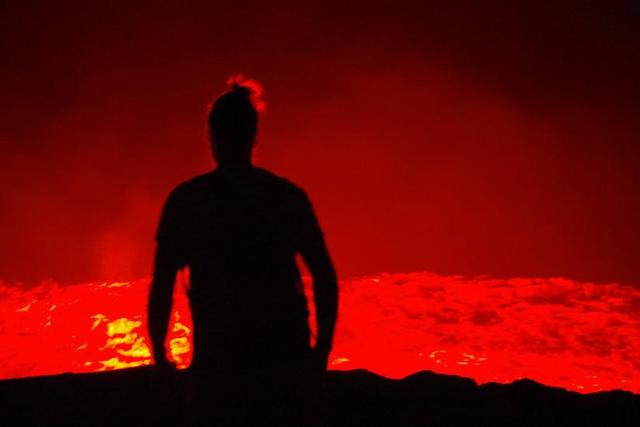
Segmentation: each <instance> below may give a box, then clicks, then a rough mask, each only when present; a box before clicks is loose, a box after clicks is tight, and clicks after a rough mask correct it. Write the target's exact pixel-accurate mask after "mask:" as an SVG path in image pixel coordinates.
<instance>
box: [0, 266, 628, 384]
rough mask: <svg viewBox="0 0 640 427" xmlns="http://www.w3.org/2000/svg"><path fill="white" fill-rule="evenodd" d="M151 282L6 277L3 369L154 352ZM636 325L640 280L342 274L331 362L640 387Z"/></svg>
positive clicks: (184, 329) (181, 350) (187, 333)
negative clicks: (15, 280) (11, 280)
mask: <svg viewBox="0 0 640 427" xmlns="http://www.w3.org/2000/svg"><path fill="white" fill-rule="evenodd" d="M185 285H186V280H185V279H184V277H181V278H180V279H179V281H178V283H177V286H176V292H175V298H174V310H173V319H172V325H171V326H170V335H169V337H168V340H167V341H168V342H167V344H168V346H167V347H168V348H169V349H170V352H171V354H172V356H171V357H173V359H174V360H175V361H176V362H177V363H178V365H179V366H181V367H187V366H188V365H189V363H190V358H191V352H192V343H191V341H190V339H191V329H192V324H191V319H190V314H189V309H188V303H187V300H186V296H185ZM306 287H307V291H308V288H309V283H308V280H307V281H306ZM148 290H149V278H143V279H139V280H134V281H129V282H106V283H82V284H76V285H65V286H61V285H60V284H57V283H55V282H43V283H41V284H40V285H38V286H36V287H32V288H29V289H25V288H24V287H22V286H19V285H17V284H7V283H1V282H0V296H1V299H0V329H1V330H2V334H3V346H2V348H0V362H1V364H0V378H20V377H28V376H39V375H49V374H58V373H63V372H92V371H100V370H111V369H120V368H126V367H133V366H140V365H148V364H150V363H152V360H151V357H150V353H149V347H148V344H149V337H148V334H147V327H146V318H145V316H146V306H147V296H148ZM311 308H312V307H311ZM310 320H311V322H312V325H313V324H314V322H315V320H314V318H313V310H312V317H311V319H310ZM638 334H640V290H638V289H635V288H634V287H631V286H625V285H620V284H617V283H611V284H592V283H579V282H575V281H572V280H568V279H560V278H545V279H523V278H517V279H506V280H503V279H491V278H468V277H462V276H440V275H436V274H432V273H427V272H419V273H408V274H381V275H378V276H370V277H361V278H355V279H350V280H343V281H341V282H340V314H339V321H338V327H337V331H336V338H335V345H334V351H333V353H332V356H331V362H330V364H331V369H344V370H347V369H356V368H364V369H368V370H370V371H373V372H375V373H378V374H381V375H384V376H387V377H392V378H401V377H404V376H406V375H408V374H411V373H413V372H416V371H419V370H432V371H434V372H439V373H448V374H456V375H460V376H465V377H469V378H473V379H475V380H476V381H477V382H478V383H485V382H492V381H494V382H501V383H506V382H511V381H514V380H516V379H519V378H525V377H526V378H530V379H533V380H535V381H538V382H540V383H543V384H546V385H551V386H559V387H564V388H567V389H570V390H575V391H579V392H583V393H586V392H592V391H599V390H610V389H623V390H629V391H632V392H635V393H640V340H638Z"/></svg>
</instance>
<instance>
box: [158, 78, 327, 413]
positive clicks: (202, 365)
mask: <svg viewBox="0 0 640 427" xmlns="http://www.w3.org/2000/svg"><path fill="white" fill-rule="evenodd" d="M259 90H260V88H259V86H257V84H256V83H255V82H251V81H249V82H247V83H244V84H243V83H241V82H237V81H236V82H235V83H232V86H231V89H230V90H229V91H228V92H226V93H224V94H223V95H221V96H220V97H219V98H218V99H217V100H216V101H215V103H214V104H213V105H212V107H211V109H210V112H209V130H210V136H211V146H212V151H213V156H214V158H215V160H216V162H217V167H216V168H215V169H214V170H213V171H211V172H209V173H207V174H204V175H200V176H196V177H194V178H192V179H190V180H188V181H186V182H184V183H182V184H180V185H178V186H177V187H176V188H175V189H174V190H173V191H172V192H171V194H170V195H169V197H168V199H167V201H166V203H165V206H164V209H163V212H162V217H161V219H160V224H159V227H158V230H157V236H156V240H157V249H156V256H155V266H154V273H153V282H152V285H151V293H150V299H149V325H150V333H151V340H152V344H153V356H154V359H155V363H156V369H157V371H158V372H159V373H160V375H166V374H167V373H170V372H171V371H172V370H173V366H172V365H171V364H170V363H169V362H168V361H167V359H166V356H165V347H164V341H165V337H166V331H167V325H168V322H169V317H170V311H171V302H172V301H171V299H172V290H173V286H174V281H175V278H176V274H177V272H178V271H179V270H180V269H181V268H183V267H189V270H190V281H191V283H190V289H189V292H188V296H189V302H190V305H191V311H192V316H193V324H194V332H193V341H194V356H193V362H192V365H191V367H190V370H191V373H192V378H193V380H194V383H195V384H196V387H195V398H196V399H195V400H196V402H197V403H198V404H197V406H198V408H199V409H200V412H199V416H200V418H203V417H206V416H208V415H211V416H213V417H214V418H215V419H216V421H217V422H219V423H223V424H224V423H225V422H226V423H230V424H231V423H238V424H246V423H252V421H251V418H246V416H247V414H246V413H248V412H251V411H253V412H252V413H253V414H254V417H257V418H260V417H263V416H270V415H273V413H269V414H266V415H265V414H263V413H262V412H260V409H259V408H260V405H264V407H263V408H262V409H263V410H264V411H263V412H267V413H268V412H269V411H272V412H273V411H275V412H278V411H280V412H287V411H290V410H295V409H296V408H293V407H289V406H288V405H292V404H293V403H292V402H294V400H291V398H293V397H294V396H296V395H297V394H299V393H301V392H303V391H304V392H306V393H313V392H314V390H313V389H310V388H309V387H307V388H306V389H305V387H304V386H305V384H306V385H308V384H311V383H312V379H313V378H314V377H317V376H318V374H319V373H321V372H323V371H324V370H326V366H327V359H328V356H329V353H330V351H331V345H332V339H333V331H334V326H335V322H336V313H337V304H338V297H337V280H336V274H335V271H334V268H333V265H332V262H331V260H330V257H329V254H328V252H327V248H326V246H325V243H324V238H323V234H322V231H321V229H320V227H319V225H318V221H317V219H316V216H315V214H314V211H313V209H312V206H311V203H310V202H309V199H308V198H307V196H306V194H305V192H304V191H303V190H302V189H300V188H299V187H297V186H296V185H294V184H292V183H291V182H289V181H287V180H286V179H283V178H281V177H278V176H276V175H274V174H272V173H271V172H268V171H266V170H264V169H261V168H257V167H255V166H253V165H252V161H251V157H252V151H253V146H254V143H255V139H256V134H257V130H258V109H257V106H259V105H260V104H258V102H259V100H258V99H257V96H259V95H260V93H259ZM297 254H300V255H301V257H302V259H303V260H304V262H305V263H306V265H307V266H308V268H309V271H310V272H311V275H312V279H313V291H314V299H315V304H316V311H317V319H318V335H317V340H316V346H315V347H313V348H311V347H310V329H309V324H308V309H307V301H306V298H305V296H304V292H303V288H302V283H301V278H300V272H299V269H298V265H297V264H296V255H297ZM314 374H315V375H314ZM296 403H297V402H296ZM209 411H210V413H209ZM281 415H282V414H281ZM254 421H255V420H254ZM264 421H265V419H264V418H262V422H264Z"/></svg>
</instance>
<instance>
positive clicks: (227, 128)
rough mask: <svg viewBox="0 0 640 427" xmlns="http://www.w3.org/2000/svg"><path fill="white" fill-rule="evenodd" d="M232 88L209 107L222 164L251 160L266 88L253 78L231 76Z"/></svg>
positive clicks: (216, 155)
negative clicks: (263, 93) (262, 96)
mask: <svg viewBox="0 0 640 427" xmlns="http://www.w3.org/2000/svg"><path fill="white" fill-rule="evenodd" d="M227 83H228V84H229V85H230V86H231V88H230V89H229V91H227V92H225V93H224V94H222V95H220V97H219V98H218V99H216V100H215V102H214V103H213V104H212V105H211V108H210V110H209V133H210V136H211V146H212V149H213V156H214V158H215V160H216V161H217V162H218V164H219V165H220V164H234V163H247V162H250V161H251V152H252V149H253V146H254V144H255V141H256V134H257V133H258V112H259V111H261V110H262V108H263V104H262V103H261V102H260V100H259V96H260V95H261V94H262V88H261V87H260V85H259V84H258V83H257V82H255V81H253V80H245V79H244V78H242V77H241V76H238V77H231V78H230V79H229V80H228V82H227Z"/></svg>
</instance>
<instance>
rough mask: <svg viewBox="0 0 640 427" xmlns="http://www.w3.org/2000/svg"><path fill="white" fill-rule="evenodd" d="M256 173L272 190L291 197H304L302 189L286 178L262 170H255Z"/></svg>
mask: <svg viewBox="0 0 640 427" xmlns="http://www.w3.org/2000/svg"><path fill="white" fill-rule="evenodd" d="M256 172H257V173H258V174H259V175H260V177H261V179H262V180H263V181H264V182H265V183H266V184H267V185H269V186H271V187H273V188H274V189H276V190H280V191H282V192H283V193H286V194H288V195H290V196H292V197H306V193H305V191H304V190H303V189H302V187H300V186H298V185H297V184H295V183H294V182H293V181H291V180H289V179H288V178H285V177H283V176H281V175H278V174H276V173H274V172H271V171H269V170H266V169H262V168H256Z"/></svg>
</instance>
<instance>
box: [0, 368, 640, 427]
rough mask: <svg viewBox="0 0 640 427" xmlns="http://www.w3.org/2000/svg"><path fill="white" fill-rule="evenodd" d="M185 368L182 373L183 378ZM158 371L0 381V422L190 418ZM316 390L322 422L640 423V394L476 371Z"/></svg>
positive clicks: (395, 426)
mask: <svg viewBox="0 0 640 427" xmlns="http://www.w3.org/2000/svg"><path fill="white" fill-rule="evenodd" d="M188 375H189V374H188V373H187V372H179V373H178V375H177V380H178V382H177V386H178V387H181V386H184V384H185V383H187V382H188V377H187V376H188ZM156 380H157V377H156V376H155V374H154V372H153V369H152V368H149V367H144V368H134V369H127V370H122V371H115V372H109V373H106V372H105V373H93V374H77V375H76V374H74V375H58V376H51V377H36V378H25V379H17V380H4V381H0V408H1V412H0V425H3V426H14V425H15V426H18V425H64V426H72V425H83V426H84V425H91V426H136V427H141V426H158V425H166V426H182V425H186V424H187V419H188V418H187V417H188V411H187V408H186V406H185V403H184V401H183V399H184V397H185V396H184V395H183V394H180V393H175V394H174V395H173V396H166V395H165V396H159V395H158V392H159V390H158V388H157V387H155V385H154V381H156ZM316 396H317V397H322V398H323V399H324V402H323V403H324V404H323V406H322V410H321V411H320V412H314V413H313V414H312V417H319V419H320V421H319V422H317V423H315V424H316V425H326V426H345V427H346V426H389V427H401V426H487V427H495V426H532V427H533V426H536V427H539V426H593V427H596V426H597V427H602V426H607V427H617V426H629V427H632V426H633V427H635V426H638V425H640V395H635V394H632V393H630V392H625V391H619V390H618V391H609V392H601V393H592V394H586V395H583V394H578V393H576V392H571V391H566V390H564V389H560V388H554V387H546V386H543V385H541V384H538V383H536V382H533V381H531V380H520V381H516V382H514V383H513V384H507V385H505V384H495V383H490V384H484V385H482V386H477V385H476V384H475V382H474V381H473V380H471V379H467V378H462V377H457V376H449V375H439V374H435V373H432V372H428V371H423V372H418V373H416V374H413V375H411V376H408V377H406V378H404V379H402V380H391V379H387V378H383V377H380V376H378V375H375V374H372V373H370V372H367V371H346V372H338V371H328V372H327V373H326V375H325V377H324V381H323V386H322V387H320V388H318V389H317V391H316ZM236 403H238V402H236ZM226 409H227V410H231V411H233V410H234V409H236V408H235V407H234V406H231V407H230V408H226ZM217 410H218V409H217V408H215V407H214V406H212V407H211V412H215V411H217ZM312 417H310V418H311V419H313V418H312ZM211 425H214V424H213V423H211ZM249 425H270V424H268V423H266V422H258V423H253V424H249ZM281 425H287V424H281ZM290 425H295V426H297V427H300V426H304V425H313V423H298V424H290Z"/></svg>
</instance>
